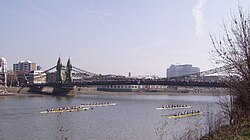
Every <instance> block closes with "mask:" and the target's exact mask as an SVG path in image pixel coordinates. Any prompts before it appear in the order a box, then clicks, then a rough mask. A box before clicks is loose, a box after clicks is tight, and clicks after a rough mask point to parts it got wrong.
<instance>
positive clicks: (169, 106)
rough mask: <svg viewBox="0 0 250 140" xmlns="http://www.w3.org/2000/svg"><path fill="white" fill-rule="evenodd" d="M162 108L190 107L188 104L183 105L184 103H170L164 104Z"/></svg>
mask: <svg viewBox="0 0 250 140" xmlns="http://www.w3.org/2000/svg"><path fill="white" fill-rule="evenodd" d="M161 107H162V108H175V107H188V105H183V104H177V105H174V104H170V105H165V106H164V105H162V106H161Z"/></svg>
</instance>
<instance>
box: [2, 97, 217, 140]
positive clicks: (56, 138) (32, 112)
mask: <svg viewBox="0 0 250 140" xmlns="http://www.w3.org/2000/svg"><path fill="white" fill-rule="evenodd" d="M93 102H94V103H97V102H115V103H116V104H117V105H116V106H108V107H96V108H94V109H93V110H88V111H78V112H68V113H61V114H60V113H51V114H40V113H39V112H41V111H44V110H46V109H47V108H51V107H66V106H75V105H80V104H83V103H93ZM163 104H187V105H191V106H192V108H191V109H197V110H201V111H203V112H204V114H206V112H207V111H210V113H211V111H212V113H216V112H218V111H219V107H218V105H217V104H216V99H215V97H213V96H198V95H193V96H190V95H189V96H168V95H82V94H77V95H76V96H75V97H58V96H48V95H39V96H37V95H36V96H33V95H32V94H30V96H8V97H0V139H1V140H42V139H44V140H45V139H47V140H61V139H69V140H158V139H174V138H175V139H178V137H181V136H182V135H183V133H185V131H186V130H188V129H190V128H195V129H196V128H197V129H200V130H204V129H205V128H203V127H204V123H205V122H206V118H207V117H206V115H199V116H196V117H188V118H183V119H168V118H167V117H166V116H165V115H170V114H173V113H175V112H176V110H164V111H163V110H156V107H160V106H161V105H163Z"/></svg>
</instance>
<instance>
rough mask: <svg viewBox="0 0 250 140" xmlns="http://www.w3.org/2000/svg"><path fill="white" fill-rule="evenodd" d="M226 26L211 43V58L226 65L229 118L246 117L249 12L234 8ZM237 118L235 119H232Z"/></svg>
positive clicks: (249, 75)
mask: <svg viewBox="0 0 250 140" xmlns="http://www.w3.org/2000/svg"><path fill="white" fill-rule="evenodd" d="M229 25H230V26H228V25H227V24H226V23H225V22H223V30H224V35H223V36H222V37H220V38H216V37H215V36H214V35H210V38H211V41H212V43H213V47H214V49H213V51H212V55H213V59H214V62H215V63H216V64H220V65H226V66H228V67H230V68H233V69H227V72H226V74H227V76H228V78H229V80H227V82H226V84H227V85H228V86H229V88H230V101H231V103H232V104H231V105H230V109H229V108H228V107H227V109H229V110H228V114H230V117H231V118H230V121H231V122H233V121H236V120H238V119H239V118H247V117H248V116H249V115H250V102H249V101H250V13H249V12H243V9H242V7H240V6H239V7H238V14H236V15H232V17H231V23H230V24H229ZM236 118H237V119H236Z"/></svg>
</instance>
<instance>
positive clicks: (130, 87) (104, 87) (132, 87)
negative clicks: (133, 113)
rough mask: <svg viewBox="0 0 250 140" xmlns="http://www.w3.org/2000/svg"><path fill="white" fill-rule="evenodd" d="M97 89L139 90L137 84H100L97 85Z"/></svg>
mask: <svg viewBox="0 0 250 140" xmlns="http://www.w3.org/2000/svg"><path fill="white" fill-rule="evenodd" d="M97 90H99V91H113V92H137V91H139V90H140V86H139V85H101V86H98V87H97Z"/></svg>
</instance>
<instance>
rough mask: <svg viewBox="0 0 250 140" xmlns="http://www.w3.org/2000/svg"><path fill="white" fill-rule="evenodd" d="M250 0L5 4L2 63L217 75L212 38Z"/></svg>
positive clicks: (0, 24) (1, 6)
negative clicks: (180, 68) (179, 68)
mask: <svg viewBox="0 0 250 140" xmlns="http://www.w3.org/2000/svg"><path fill="white" fill-rule="evenodd" d="M239 4H240V5H242V6H243V8H244V9H245V11H249V8H250V0H174V1H171V0H0V57H4V58H6V59H7V63H8V69H9V70H11V69H12V65H13V64H14V63H18V62H19V61H21V60H23V61H25V60H31V61H32V62H35V63H37V65H40V66H42V68H43V69H44V70H46V69H49V68H51V67H53V66H55V65H56V62H57V59H58V57H60V58H61V60H62V62H63V64H64V65H66V62H67V59H68V58H70V59H71V61H72V64H73V66H75V67H78V68H81V69H84V70H86V71H90V72H94V73H97V74H117V75H125V76H127V75H128V73H129V72H130V73H131V74H132V76H138V75H156V76H160V77H164V76H166V69H167V68H168V67H169V66H170V65H172V64H173V65H176V64H192V65H193V66H195V67H199V68H200V69H201V71H204V70H208V69H211V68H214V67H215V65H214V64H213V62H212V61H211V54H210V53H209V52H210V51H211V50H212V49H213V47H212V43H211V40H210V38H209V34H215V35H220V34H221V33H222V28H221V26H222V21H223V20H224V21H225V22H226V23H230V17H231V15H232V13H237V8H238V5H239Z"/></svg>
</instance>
